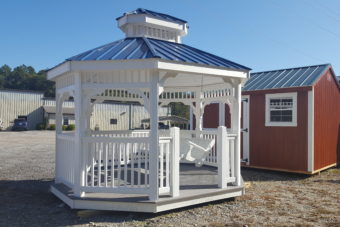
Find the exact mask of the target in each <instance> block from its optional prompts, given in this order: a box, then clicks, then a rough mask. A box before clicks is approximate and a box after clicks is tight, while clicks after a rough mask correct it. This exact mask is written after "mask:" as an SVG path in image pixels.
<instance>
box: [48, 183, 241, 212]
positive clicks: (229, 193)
mask: <svg viewBox="0 0 340 227" xmlns="http://www.w3.org/2000/svg"><path fill="white" fill-rule="evenodd" d="M51 192H52V193H53V194H54V195H55V196H57V197H58V198H59V199H61V200H62V201H63V202H65V203H66V204H67V205H68V206H69V207H70V208H72V209H93V210H114V211H129V212H145V213H157V212H162V211H167V210H172V209H176V208H182V207H187V206H192V205H197V204H203V203H207V202H212V201H217V200H223V199H227V198H233V197H237V196H241V195H243V194H244V187H243V185H242V186H228V187H227V188H225V189H220V188H217V185H201V187H200V185H191V186H183V187H181V190H180V196H178V197H175V198H172V197H169V196H161V197H160V199H159V200H158V201H156V202H152V201H149V200H148V196H147V195H132V194H105V193H87V194H86V196H85V197H82V198H77V197H74V196H73V192H72V189H70V188H69V187H67V186H66V185H64V184H53V185H52V186H51Z"/></svg>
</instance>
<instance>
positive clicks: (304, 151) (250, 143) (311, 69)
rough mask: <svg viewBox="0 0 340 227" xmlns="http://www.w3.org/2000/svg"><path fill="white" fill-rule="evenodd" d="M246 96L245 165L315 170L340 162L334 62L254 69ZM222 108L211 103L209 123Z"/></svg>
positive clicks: (339, 92) (339, 112) (339, 101)
mask: <svg viewBox="0 0 340 227" xmlns="http://www.w3.org/2000/svg"><path fill="white" fill-rule="evenodd" d="M242 95H243V101H244V102H243V120H242V121H243V128H244V132H243V146H242V157H243V159H244V160H245V163H246V164H245V165H247V166H249V167H256V168H263V169H271V170H280V171H289V172H299V173H307V174H313V173H316V172H319V171H321V170H323V169H326V168H329V167H332V166H335V165H336V164H337V163H340V86H339V83H338V81H337V78H336V76H335V74H334V71H333V69H332V67H331V65H329V64H326V65H315V66H307V67H300V68H290V69H281V70H273V71H266V72H258V73H252V74H251V77H250V79H249V80H248V82H247V83H246V84H245V86H244V88H243V91H242ZM216 108H217V109H216ZM218 108H219V107H218V105H216V104H214V105H210V106H207V107H206V110H205V115H204V118H205V119H204V123H205V125H207V126H208V127H214V126H215V124H216V123H215V122H214V121H216V116H212V115H211V114H210V113H211V112H212V113H215V114H213V115H216V113H218V112H219V111H218ZM211 110H212V111H211ZM226 120H227V119H226ZM226 124H227V125H228V123H226ZM216 126H217V125H216Z"/></svg>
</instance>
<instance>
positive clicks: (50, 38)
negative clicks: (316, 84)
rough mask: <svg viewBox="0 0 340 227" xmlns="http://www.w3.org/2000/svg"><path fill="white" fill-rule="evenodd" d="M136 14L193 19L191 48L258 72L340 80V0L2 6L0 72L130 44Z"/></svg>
mask: <svg viewBox="0 0 340 227" xmlns="http://www.w3.org/2000/svg"><path fill="white" fill-rule="evenodd" d="M136 8H145V9H149V10H153V11H157V12H162V13H166V14H170V15H172V16H175V17H178V18H181V19H184V20H186V21H188V24H189V32H188V35H187V36H186V37H184V38H183V43H185V44H187V45H190V46H193V47H196V48H199V49H201V50H204V51H207V52H210V53H212V54H215V55H218V56H220V57H223V58H226V59H228V60H231V61H235V62H237V63H239V64H242V65H245V66H247V67H250V68H252V69H253V70H252V71H253V72H258V71H263V70H274V69H282V68H289V67H299V66H306V65H315V64H324V63H331V64H332V66H333V69H334V70H335V73H336V74H337V75H340V1H339V0H284V1H283V0H256V1H255V0H209V1H204V0H171V1H161V0H125V1H116V0H97V1H95V0H58V1H55V0H54V1H52V0H30V1H27V0H1V2H0V9H1V10H0V66H1V65H3V64H7V65H9V66H10V67H12V68H13V67H16V66H18V65H22V64H25V65H30V66H33V67H34V68H35V69H36V70H37V71H39V70H41V69H48V68H51V67H53V66H55V65H57V64H59V63H61V62H63V61H64V60H65V59H66V58H69V57H71V56H74V55H76V54H79V53H81V52H84V51H86V50H89V49H92V48H95V47H98V46H101V45H103V44H106V43H109V42H112V41H116V40H119V39H122V38H123V37H124V34H123V33H122V32H121V31H120V30H119V28H118V27H117V24H116V18H117V17H118V16H121V15H122V14H123V13H124V12H129V11H132V10H134V9H136Z"/></svg>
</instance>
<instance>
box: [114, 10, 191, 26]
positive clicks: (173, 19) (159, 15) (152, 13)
mask: <svg viewBox="0 0 340 227" xmlns="http://www.w3.org/2000/svg"><path fill="white" fill-rule="evenodd" d="M128 14H146V15H149V16H152V17H155V18H159V19H162V20H167V21H171V22H175V23H187V21H185V20H182V19H179V18H177V17H173V16H170V15H168V14H164V13H158V12H155V11H151V10H148V9H143V8H138V9H136V10H133V11H131V12H128V13H124V14H123V15H122V16H120V17H117V19H116V20H119V19H120V18H122V17H124V16H125V15H128Z"/></svg>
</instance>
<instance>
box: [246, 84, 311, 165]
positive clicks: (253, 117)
mask: <svg viewBox="0 0 340 227" xmlns="http://www.w3.org/2000/svg"><path fill="white" fill-rule="evenodd" d="M296 91H297V92H298V96H297V103H298V106H297V127H275V126H272V127H266V126H265V94H269V93H280V92H281V93H284V92H296ZM247 94H248V95H250V107H249V111H250V119H249V144H250V146H249V149H250V150H249V156H250V157H249V158H250V165H251V166H256V167H263V168H272V169H282V170H289V171H307V161H308V159H307V157H308V156H307V155H308V152H307V150H308V145H307V137H308V133H307V123H308V121H307V119H308V116H307V110H308V91H307V90H306V88H304V89H299V88H295V89H280V90H279V89H276V90H271V91H270V90H267V91H265V92H264V91H259V92H256V91H255V92H252V93H249V92H248V93H247Z"/></svg>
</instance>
